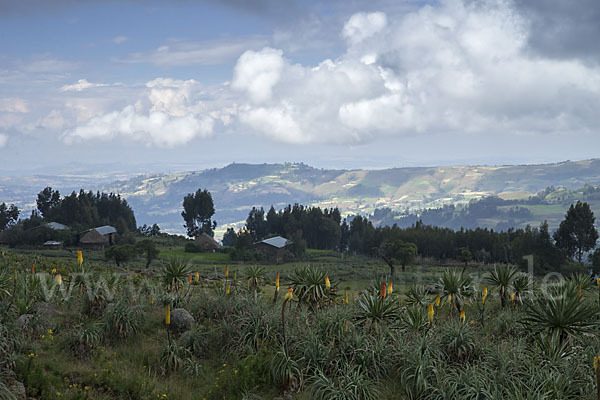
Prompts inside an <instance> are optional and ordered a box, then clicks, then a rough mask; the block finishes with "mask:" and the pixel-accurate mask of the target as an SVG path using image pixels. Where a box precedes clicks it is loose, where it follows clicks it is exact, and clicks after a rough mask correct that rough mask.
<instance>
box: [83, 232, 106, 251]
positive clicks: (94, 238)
mask: <svg viewBox="0 0 600 400" xmlns="http://www.w3.org/2000/svg"><path fill="white" fill-rule="evenodd" d="M79 244H81V246H83V247H85V248H95V249H100V250H102V249H104V246H108V245H109V240H108V238H107V237H106V236H104V235H102V234H101V233H100V232H98V231H97V230H96V229H90V230H89V231H87V232H85V233H84V234H83V235H82V236H81V237H80V238H79Z"/></svg>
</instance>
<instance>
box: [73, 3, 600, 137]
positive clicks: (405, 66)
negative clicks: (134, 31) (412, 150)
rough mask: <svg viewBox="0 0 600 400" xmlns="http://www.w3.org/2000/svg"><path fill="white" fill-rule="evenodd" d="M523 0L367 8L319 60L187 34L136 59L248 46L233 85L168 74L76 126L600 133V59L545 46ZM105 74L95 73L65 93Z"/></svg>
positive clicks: (396, 133) (165, 133)
mask: <svg viewBox="0 0 600 400" xmlns="http://www.w3.org/2000/svg"><path fill="white" fill-rule="evenodd" d="M515 4H517V6H518V3H512V2H509V1H504V0H488V1H482V2H471V1H466V0H465V1H461V0H444V1H442V2H441V3H440V4H439V5H436V6H435V7H434V6H429V5H426V6H423V7H422V8H420V9H418V10H417V11H414V12H410V13H404V14H401V15H387V14H386V13H384V12H372V13H365V12H360V13H357V14H354V15H352V16H351V17H349V18H348V19H347V21H346V23H345V24H344V25H343V27H342V28H341V29H340V31H339V35H340V37H341V38H343V40H344V42H345V46H346V48H345V50H344V52H343V54H342V55H341V56H339V57H336V58H332V59H323V60H321V61H320V62H318V63H315V64H313V65H303V64H299V63H297V62H294V61H292V59H291V58H290V57H289V55H286V54H285V52H284V51H283V50H281V49H277V48H273V47H262V46H261V47H260V49H257V48H251V49H248V48H247V45H248V43H247V42H244V41H237V40H235V41H233V42H232V41H226V42H222V43H219V45H217V46H215V48H214V49H213V50H214V51H213V52H212V53H211V52H210V51H207V44H206V43H175V44H173V45H171V46H166V47H165V48H160V49H157V50H156V51H155V52H151V53H146V54H142V53H139V54H134V55H132V56H130V57H129V58H128V59H126V60H123V61H128V62H151V63H155V64H157V65H194V64H197V65H207V64H210V63H211V62H212V61H211V60H214V59H224V58H228V57H231V56H232V55H233V54H236V53H238V52H240V51H242V48H244V49H245V51H244V52H243V54H241V56H239V58H238V59H237V62H236V63H235V66H234V69H233V73H232V80H231V83H230V84H229V83H226V84H223V85H222V86H221V87H220V88H219V89H218V90H215V91H213V92H207V91H205V90H204V88H203V87H202V85H200V84H199V83H198V82H196V81H194V80H186V81H181V80H173V79H168V78H160V79H156V80H153V81H150V82H148V83H147V84H146V91H145V94H144V97H142V98H140V99H139V100H138V101H137V102H135V103H132V104H128V105H127V106H125V107H122V108H120V109H117V110H116V111H111V112H107V113H104V114H102V115H99V116H94V117H93V118H91V119H89V120H88V121H87V122H86V123H84V124H83V125H80V126H78V127H75V128H73V129H71V130H68V131H67V132H65V133H64V135H63V138H64V139H65V140H66V141H67V142H72V141H76V140H87V139H112V138H115V137H126V138H130V139H133V140H136V141H141V142H144V143H148V144H153V145H157V146H177V145H182V144H185V143H188V142H189V141H190V140H192V139H194V138H209V137H211V136H212V135H214V134H215V133H216V132H217V131H218V127H219V126H222V125H224V124H230V123H233V125H232V126H235V127H236V128H237V131H238V132H246V131H251V132H254V133H256V134H259V135H263V136H265V137H268V138H270V139H272V140H275V141H279V142H283V143H290V144H310V143H334V144H357V143H365V142H369V141H372V140H374V139H378V138H386V137H403V136H414V135H430V134H449V135H452V134H465V133H466V134H471V135H506V134H513V135H514V134H516V135H545V134H563V135H577V134H589V133H592V132H595V131H596V130H597V129H598V128H599V127H600V126H599V125H600V124H599V123H598V118H597V116H596V111H597V110H598V109H599V106H600V68H599V67H598V66H597V65H594V64H590V63H585V62H583V61H582V60H580V59H578V58H574V57H560V58H557V57H553V56H552V55H549V54H548V55H544V54H542V53H540V52H536V51H532V49H531V46H530V43H531V35H533V34H535V30H534V29H533V28H532V26H534V25H535V24H534V23H532V20H531V19H528V18H527V14H526V13H524V12H522V10H521V9H520V8H518V7H517V6H515ZM260 40H262V39H260V38H259V40H258V41H257V42H256V43H255V42H252V43H253V46H254V45H256V44H257V43H259V42H260ZM208 47H210V46H208ZM251 47H252V46H251ZM93 85H98V84H92V83H90V82H88V81H87V80H85V79H82V80H80V81H78V82H77V83H76V84H74V85H67V86H64V87H63V91H81V90H84V89H87V88H88V87H91V86H93Z"/></svg>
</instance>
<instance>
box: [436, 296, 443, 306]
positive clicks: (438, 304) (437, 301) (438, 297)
mask: <svg viewBox="0 0 600 400" xmlns="http://www.w3.org/2000/svg"><path fill="white" fill-rule="evenodd" d="M441 300H442V298H441V296H440V295H439V294H438V296H437V297H436V298H435V306H436V307H439V306H440V301H441Z"/></svg>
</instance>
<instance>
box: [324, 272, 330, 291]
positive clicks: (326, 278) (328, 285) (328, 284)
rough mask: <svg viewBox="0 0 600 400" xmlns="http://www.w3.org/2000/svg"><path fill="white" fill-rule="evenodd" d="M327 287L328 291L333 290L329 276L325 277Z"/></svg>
mask: <svg viewBox="0 0 600 400" xmlns="http://www.w3.org/2000/svg"><path fill="white" fill-rule="evenodd" d="M325 287H326V288H327V290H329V289H331V282H329V276H327V275H325Z"/></svg>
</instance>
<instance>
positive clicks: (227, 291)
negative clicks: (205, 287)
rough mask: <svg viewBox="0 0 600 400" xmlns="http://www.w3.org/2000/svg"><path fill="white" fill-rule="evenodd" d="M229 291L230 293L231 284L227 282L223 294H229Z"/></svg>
mask: <svg viewBox="0 0 600 400" xmlns="http://www.w3.org/2000/svg"><path fill="white" fill-rule="evenodd" d="M229 293H231V285H230V284H229V283H228V284H227V285H226V286H225V294H229Z"/></svg>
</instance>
